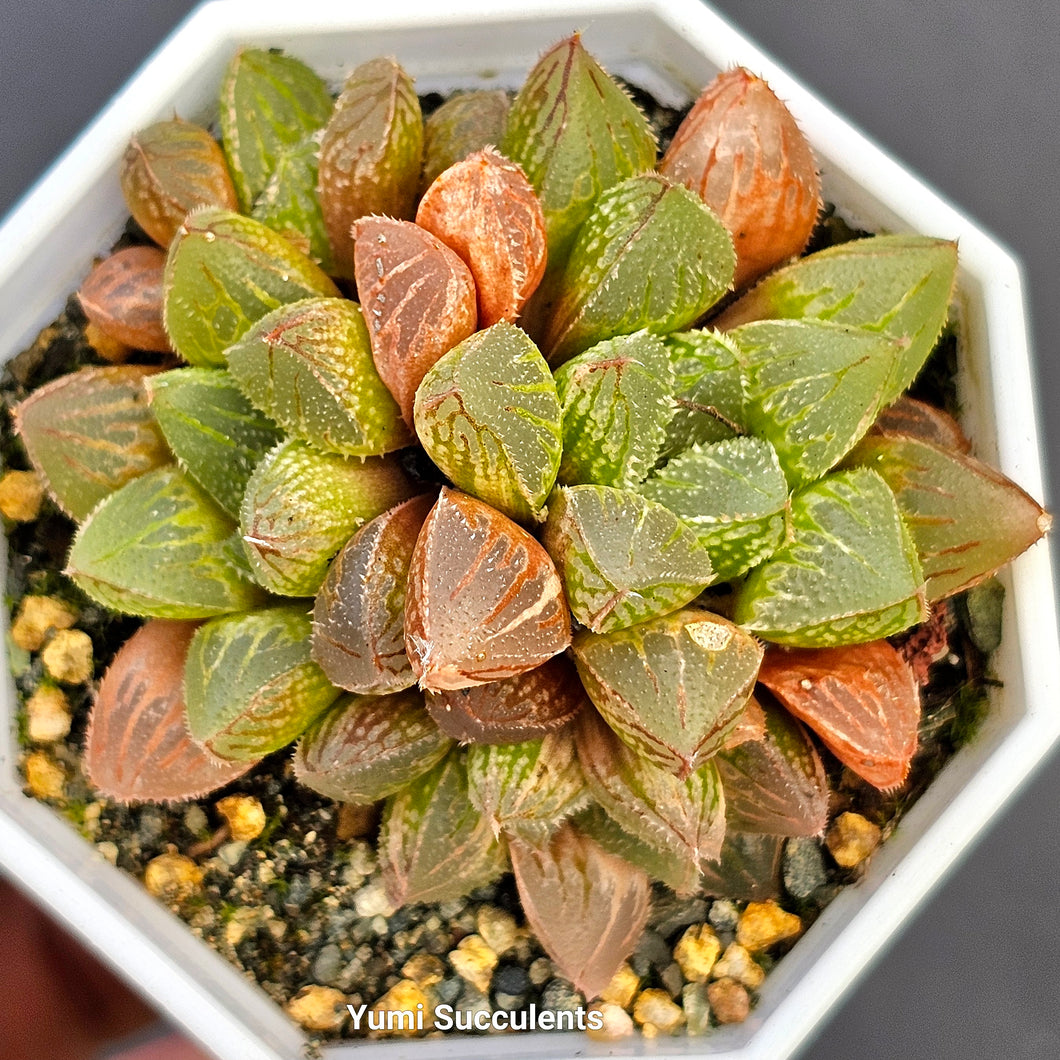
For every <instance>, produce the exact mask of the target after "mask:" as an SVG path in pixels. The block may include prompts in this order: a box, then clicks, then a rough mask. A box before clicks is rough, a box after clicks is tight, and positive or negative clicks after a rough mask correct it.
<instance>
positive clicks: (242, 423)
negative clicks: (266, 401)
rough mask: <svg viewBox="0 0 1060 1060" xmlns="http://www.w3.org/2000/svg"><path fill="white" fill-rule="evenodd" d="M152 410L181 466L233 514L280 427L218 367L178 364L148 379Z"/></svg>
mask: <svg viewBox="0 0 1060 1060" xmlns="http://www.w3.org/2000/svg"><path fill="white" fill-rule="evenodd" d="M148 390H149V391H150V394H151V410H152V411H153V412H154V414H155V418H156V419H157V420H158V425H159V427H161V428H162V433H163V434H164V435H165V438H166V441H167V442H168V443H169V447H170V449H172V450H173V452H174V453H175V454H176V456H177V459H178V460H179V461H180V463H181V466H182V467H183V468H184V469H185V470H186V471H187V472H188V473H189V474H190V475H191V477H192V478H194V479H195V481H196V482H198V483H199V485H200V486H202V488H203V489H204V490H206V492H207V493H209V494H210V496H211V497H213V499H214V500H215V501H217V503H218V504H220V505H221V507H222V508H224V510H225V511H226V512H228V514H229V515H231V516H232V517H233V518H237V519H238V518H239V505H240V503H241V501H242V500H243V491H244V490H245V489H246V485H247V480H248V479H249V478H250V473H251V471H253V470H254V466H255V465H256V464H257V463H258V461H259V460H261V458H262V457H263V456H264V455H265V454H266V453H267V452H268V451H269V450H270V449H271V448H272V447H273V446H274V445H276V443H277V442H278V441H279V440H280V437H281V432H280V429H279V428H278V427H277V426H276V424H275V423H273V422H272V421H271V420H268V419H266V418H265V417H264V416H263V415H262V414H261V413H260V412H258V410H257V409H255V408H254V407H253V406H252V405H251V404H250V402H249V401H247V399H246V398H245V397H244V396H243V395H242V394H241V393H240V391H239V389H238V388H237V387H236V385H235V383H234V382H233V381H232V378H231V376H230V375H229V374H228V373H227V372H224V371H221V370H219V369H216V368H177V369H176V370H174V371H171V372H163V373H162V374H161V375H156V376H154V377H153V378H152V379H151V380H150V381H149V383H148Z"/></svg>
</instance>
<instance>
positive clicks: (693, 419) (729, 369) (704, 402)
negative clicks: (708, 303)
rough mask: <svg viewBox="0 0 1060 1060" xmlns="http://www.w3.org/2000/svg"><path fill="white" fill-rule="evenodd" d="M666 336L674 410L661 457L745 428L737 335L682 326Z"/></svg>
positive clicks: (730, 436) (715, 440) (718, 439)
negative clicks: (728, 337)
mask: <svg viewBox="0 0 1060 1060" xmlns="http://www.w3.org/2000/svg"><path fill="white" fill-rule="evenodd" d="M663 342H664V344H665V346H666V351H667V354H668V355H669V358H670V367H671V370H672V372H673V380H674V386H673V400H674V404H675V406H676V407H675V409H674V414H673V416H672V418H671V419H670V422H669V423H668V424H667V425H666V440H665V442H664V444H663V449H662V452H661V453H660V454H659V456H660V457H662V458H669V457H672V456H677V454H678V453H683V452H684V451H685V450H686V449H690V448H691V447H692V446H693V445H707V444H709V443H710V442H720V441H723V440H724V439H726V438H732V437H733V436H734V435H736V434H738V433H742V432H743V428H744V426H745V423H744V394H743V379H742V376H741V373H740V362H739V360H738V359H737V357H736V347H735V344H734V343H733V342H732V340H730V339H727V338H726V337H725V336H724V335H721V334H719V333H717V332H713V331H682V332H676V333H675V334H672V335H667V336H666V337H665V338H664V339H663Z"/></svg>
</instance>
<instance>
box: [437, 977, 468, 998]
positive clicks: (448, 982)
mask: <svg viewBox="0 0 1060 1060" xmlns="http://www.w3.org/2000/svg"><path fill="white" fill-rule="evenodd" d="M463 990H464V980H463V979H461V978H460V976H458V975H450V976H448V977H447V978H445V979H443V980H442V981H441V982H440V983H436V984H435V986H434V992H435V994H436V995H437V997H438V1001H439V1002H440V1003H441V1004H443V1005H452V1004H453V1003H454V1002H455V1001H456V999H457V998H458V997H460V995H461V993H463Z"/></svg>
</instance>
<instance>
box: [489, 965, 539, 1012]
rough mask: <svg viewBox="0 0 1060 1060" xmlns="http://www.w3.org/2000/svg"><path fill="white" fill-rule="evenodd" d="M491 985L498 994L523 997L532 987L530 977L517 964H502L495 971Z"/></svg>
mask: <svg viewBox="0 0 1060 1060" xmlns="http://www.w3.org/2000/svg"><path fill="white" fill-rule="evenodd" d="M490 986H491V987H492V988H493V989H494V990H495V991H496V992H497V993H498V994H509V995H512V996H515V997H521V996H523V995H525V994H526V992H527V991H528V990H529V989H530V977H529V976H528V975H527V974H526V969H525V968H520V967H519V965H517V964H501V965H498V967H497V969H496V971H494V973H493V979H492V981H491V983H490ZM502 1007H503V1006H502Z"/></svg>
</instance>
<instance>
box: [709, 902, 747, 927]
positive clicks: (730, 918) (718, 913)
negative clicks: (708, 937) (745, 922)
mask: <svg viewBox="0 0 1060 1060" xmlns="http://www.w3.org/2000/svg"><path fill="white" fill-rule="evenodd" d="M707 919H708V920H709V921H710V926H711V927H712V928H713V929H714V930H715V931H717V932H722V931H735V930H736V924H737V922H738V921H739V919H740V910H739V909H737V908H736V903H735V902H733V901H731V900H730V899H728V898H718V899H717V900H716V901H714V902H712V903H711V906H710V912H709V913H708V914H707Z"/></svg>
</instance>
